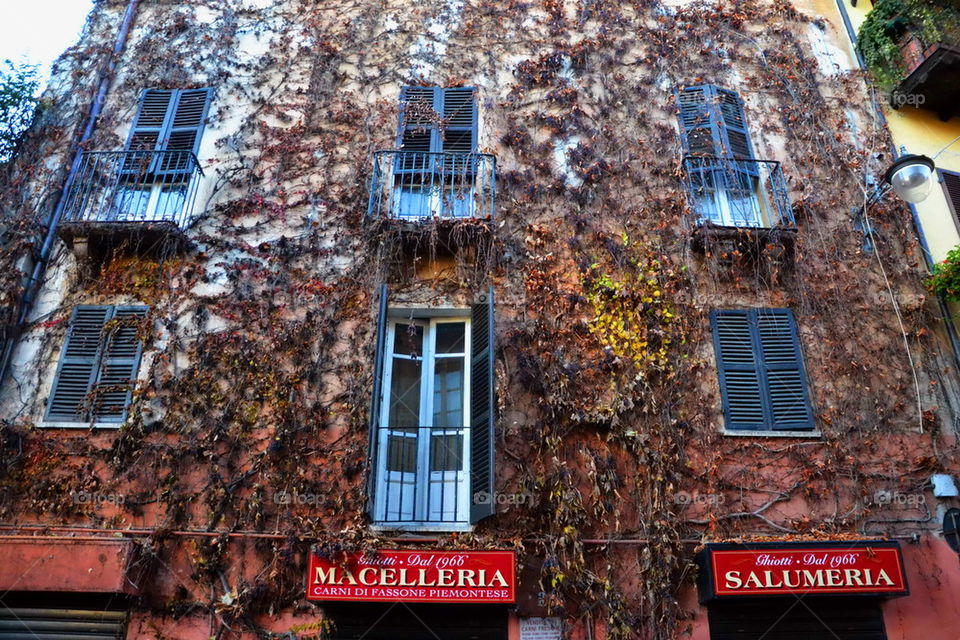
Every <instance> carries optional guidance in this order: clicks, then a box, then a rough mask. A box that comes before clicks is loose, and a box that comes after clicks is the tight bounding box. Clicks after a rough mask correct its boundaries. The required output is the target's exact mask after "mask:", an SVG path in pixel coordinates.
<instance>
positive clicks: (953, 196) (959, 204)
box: [937, 169, 960, 229]
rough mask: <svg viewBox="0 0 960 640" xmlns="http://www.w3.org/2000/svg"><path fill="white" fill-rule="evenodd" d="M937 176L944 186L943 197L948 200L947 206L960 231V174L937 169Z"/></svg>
mask: <svg viewBox="0 0 960 640" xmlns="http://www.w3.org/2000/svg"><path fill="white" fill-rule="evenodd" d="M937 175H938V176H939V177H940V184H942V185H943V195H944V196H945V197H946V198H947V204H948V205H949V207H950V212H951V213H952V214H953V222H954V224H956V225H957V229H960V173H956V172H954V171H947V170H945V169H937Z"/></svg>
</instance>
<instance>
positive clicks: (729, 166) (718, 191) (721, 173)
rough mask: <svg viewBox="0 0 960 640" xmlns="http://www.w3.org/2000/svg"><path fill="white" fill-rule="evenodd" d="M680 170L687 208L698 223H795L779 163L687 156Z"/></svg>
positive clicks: (756, 224) (761, 226)
mask: <svg viewBox="0 0 960 640" xmlns="http://www.w3.org/2000/svg"><path fill="white" fill-rule="evenodd" d="M683 169H684V172H683V173H684V175H683V182H684V186H685V187H686V190H687V198H688V201H689V203H690V208H691V209H693V211H694V212H695V214H696V216H697V222H698V223H700V224H703V223H706V222H710V223H713V224H715V225H717V226H722V227H754V228H770V227H780V226H786V227H792V226H794V225H795V224H796V221H795V220H794V217H793V208H792V207H791V205H790V197H789V192H788V190H787V181H786V179H785V178H784V177H783V171H782V170H781V168H780V163H779V162H776V161H773V160H758V159H755V158H742V159H734V158H722V157H716V156H687V157H685V158H684V159H683Z"/></svg>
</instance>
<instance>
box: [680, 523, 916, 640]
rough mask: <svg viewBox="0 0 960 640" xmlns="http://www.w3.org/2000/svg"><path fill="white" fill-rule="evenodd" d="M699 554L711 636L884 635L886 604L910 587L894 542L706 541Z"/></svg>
mask: <svg viewBox="0 0 960 640" xmlns="http://www.w3.org/2000/svg"><path fill="white" fill-rule="evenodd" d="M697 559H698V564H699V568H700V573H699V584H698V591H699V597H700V602H701V603H702V604H704V605H706V607H707V614H708V620H709V630H710V639H711V640H747V639H751V640H755V639H756V638H764V640H795V639H797V638H803V639H804V640H820V639H823V640H888V636H887V632H886V629H885V626H884V617H883V603H884V601H885V600H886V599H887V598H891V597H895V596H905V595H908V593H909V592H908V588H907V580H906V573H905V571H904V565H903V557H902V554H901V550H900V545H899V544H898V543H897V542H891V541H878V540H867V541H862V540H858V541H837V542H814V543H776V542H774V543H751V544H739V543H738V544H733V543H729V544H728V543H721V544H710V545H707V547H706V548H705V549H704V550H703V551H702V552H701V553H700V554H699V555H698V558H697Z"/></svg>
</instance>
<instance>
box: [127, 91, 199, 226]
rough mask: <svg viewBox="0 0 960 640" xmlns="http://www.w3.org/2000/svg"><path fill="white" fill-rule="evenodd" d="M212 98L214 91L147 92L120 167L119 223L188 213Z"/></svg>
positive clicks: (142, 97) (141, 100)
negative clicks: (182, 211)
mask: <svg viewBox="0 0 960 640" xmlns="http://www.w3.org/2000/svg"><path fill="white" fill-rule="evenodd" d="M210 95H211V91H210V89H147V90H145V91H144V92H143V95H142V96H141V97H140V106H139V108H138V109H137V116H136V119H135V120H134V124H133V127H132V128H131V130H130V136H129V138H128V139H127V146H126V150H125V153H124V157H123V160H122V162H121V164H120V174H121V181H120V188H119V189H118V190H117V192H116V196H115V199H116V200H115V202H114V211H115V212H116V213H115V215H116V218H117V220H120V221H126V220H152V219H160V220H162V219H169V218H170V217H171V215H172V214H175V213H176V212H178V211H180V210H181V209H183V207H184V205H185V204H186V200H187V196H188V191H189V188H190V179H191V177H192V176H193V175H194V173H195V172H196V171H197V163H196V153H197V151H198V149H199V148H200V138H201V136H202V135H203V127H204V123H205V122H206V117H207V110H208V109H209V106H210Z"/></svg>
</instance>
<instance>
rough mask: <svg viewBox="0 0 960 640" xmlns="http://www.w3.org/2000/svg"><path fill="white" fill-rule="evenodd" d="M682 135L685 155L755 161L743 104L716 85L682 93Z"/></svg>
mask: <svg viewBox="0 0 960 640" xmlns="http://www.w3.org/2000/svg"><path fill="white" fill-rule="evenodd" d="M677 102H678V105H679V109H680V132H681V137H682V139H683V150H684V154H685V155H693V156H717V157H724V158H737V159H741V158H753V145H752V144H751V142H750V132H749V130H748V129H747V118H746V115H745V114H744V110H743V100H741V99H740V96H739V95H737V93H736V92H734V91H730V90H729V89H722V88H720V87H717V86H715V85H712V84H704V85H699V86H694V87H686V88H684V89H682V90H680V91H679V92H678V95H677Z"/></svg>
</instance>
